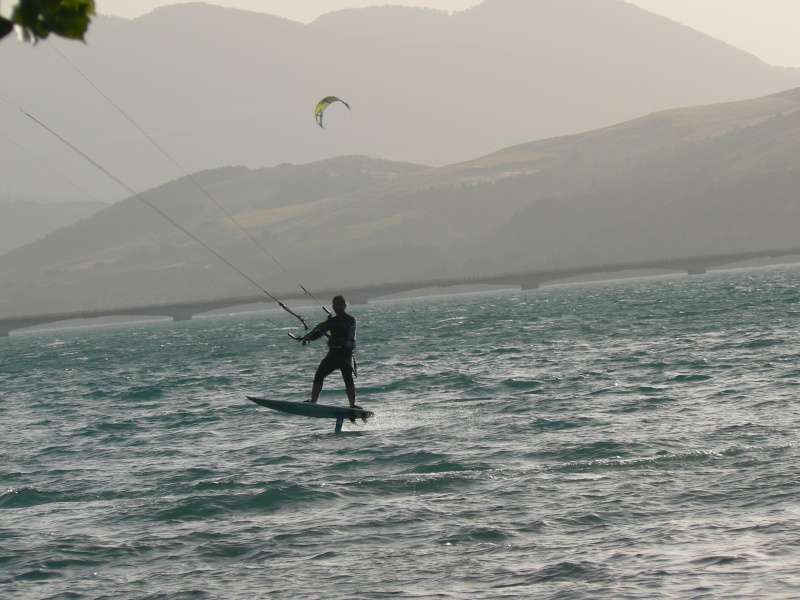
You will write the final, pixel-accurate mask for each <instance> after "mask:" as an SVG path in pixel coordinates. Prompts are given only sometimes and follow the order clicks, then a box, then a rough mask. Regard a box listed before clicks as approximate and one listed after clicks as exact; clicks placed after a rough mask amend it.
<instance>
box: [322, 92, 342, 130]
mask: <svg viewBox="0 0 800 600" xmlns="http://www.w3.org/2000/svg"><path fill="white" fill-rule="evenodd" d="M334 102H341V103H342V104H344V105H345V106H346V107H347V110H350V105H349V104H348V103H347V102H345V101H344V100H342V99H341V98H337V97H336V96H325V97H324V98H323V99H322V100H320V101H319V102H317V108H315V109H314V117H316V119H317V125H319V126H320V127H322V113H324V112H325V109H326V108H328V105H329V104H333V103H334ZM322 128H323V129H325V128H324V127H322Z"/></svg>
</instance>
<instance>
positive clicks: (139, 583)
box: [0, 267, 800, 599]
mask: <svg viewBox="0 0 800 600" xmlns="http://www.w3.org/2000/svg"><path fill="white" fill-rule="evenodd" d="M315 312H319V313H320V315H319V316H320V319H321V318H322V316H323V315H322V313H321V311H319V309H318V308H316V309H313V308H308V309H306V310H305V311H304V313H305V314H306V316H313V315H314V313H315ZM351 312H352V313H353V314H354V316H356V318H357V319H358V320H359V352H358V359H359V378H358V380H357V384H358V386H359V403H360V404H361V405H362V406H364V407H366V408H369V409H370V410H373V411H374V412H375V413H376V417H375V418H374V419H373V420H372V421H370V422H369V423H368V424H366V425H364V424H361V423H359V424H357V425H351V424H350V423H348V422H345V424H344V428H343V432H342V433H341V434H338V435H336V434H334V431H333V429H334V427H333V425H334V423H333V421H326V420H319V419H306V418H303V417H296V416H291V415H282V414H278V413H274V412H272V411H268V410H267V409H263V408H260V407H258V406H256V405H254V404H252V403H250V402H248V401H247V400H246V399H245V395H248V394H250V395H253V394H255V395H264V396H269V397H275V398H280V399H287V400H303V399H305V398H306V397H307V396H308V392H309V385H310V379H311V376H312V374H313V371H314V368H315V366H316V364H317V362H318V361H319V360H320V358H321V357H322V355H323V353H324V348H323V346H322V345H321V344H319V343H317V344H314V345H310V346H307V347H301V346H300V345H299V344H297V343H295V342H292V340H290V339H289V338H288V337H287V335H286V332H287V331H296V329H294V322H292V321H291V317H289V318H288V319H286V320H284V319H285V317H284V313H280V312H269V313H268V314H249V315H238V316H228V317H215V318H200V319H196V320H194V321H191V322H186V323H166V322H157V323H146V324H142V323H139V324H133V325H131V324H129V325H119V326H107V327H96V328H83V329H73V330H61V331H47V332H35V333H19V334H13V335H12V336H11V337H9V338H5V339H0V361H2V371H0V390H2V391H1V392H0V393H1V394H2V400H0V419H1V421H0V422H1V423H2V432H3V433H2V444H1V445H0V486H1V489H0V494H1V495H0V597H4V598H254V597H261V598H465V599H466V598H470V599H472V598H534V597H535V598H644V597H646V598H720V597H741V598H759V597H760V598H790V597H797V596H798V595H800V566H799V563H798V561H797V556H798V553H800V534H799V533H798V532H800V508H798V502H797V498H798V492H800V460H798V459H800V456H799V454H800V453H798V446H797V439H798V432H799V431H800V408H799V406H800V404H799V403H798V392H800V364H798V360H799V358H800V329H799V328H800V269H798V268H796V267H781V268H771V269H760V270H742V271H730V272H724V273H717V274H709V275H706V276H701V277H686V276H675V277H664V278H651V279H639V280H627V281H618V282H609V283H599V284H586V285H571V286H559V287H548V288H544V289H541V290H538V291H536V292H530V293H521V292H502V293H500V292H498V293H490V294H476V295H466V296H451V297H440V298H427V299H419V300H407V301H395V302H383V303H375V304H371V305H366V306H352V307H351ZM265 316H268V317H269V318H270V319H271V320H273V321H274V322H277V323H278V324H279V325H283V324H285V327H286V329H281V328H280V327H277V326H276V325H275V324H274V323H271V322H269V321H267V320H266V319H265ZM311 320H314V319H313V318H312V319H311ZM323 394H324V395H323V399H322V400H323V401H324V402H326V403H344V402H345V399H344V390H343V389H342V384H341V381H339V380H337V379H336V378H335V377H333V378H332V379H330V380H329V384H328V386H327V387H326V389H325V392H324V393H323Z"/></svg>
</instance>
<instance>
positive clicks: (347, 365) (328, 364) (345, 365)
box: [314, 352, 356, 388]
mask: <svg viewBox="0 0 800 600" xmlns="http://www.w3.org/2000/svg"><path fill="white" fill-rule="evenodd" d="M336 369H339V370H340V371H341V372H342V379H344V386H345V387H348V388H352V387H355V385H356V384H355V382H354V381H353V355H352V353H350V352H328V353H327V354H326V355H325V358H323V359H322V362H320V363H319V367H317V372H316V373H315V374H314V383H315V384H317V385H322V382H323V381H325V378H326V377H327V376H328V375H330V374H331V373H333V372H334V371H335V370H336Z"/></svg>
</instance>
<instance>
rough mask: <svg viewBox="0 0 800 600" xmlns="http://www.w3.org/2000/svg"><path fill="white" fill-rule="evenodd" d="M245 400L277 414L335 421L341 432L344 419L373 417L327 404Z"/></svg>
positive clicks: (358, 408)
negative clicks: (275, 411)
mask: <svg viewBox="0 0 800 600" xmlns="http://www.w3.org/2000/svg"><path fill="white" fill-rule="evenodd" d="M247 399H248V400H252V401H253V402H255V403H256V404H258V405H259V406H264V407H266V408H271V409H272V410H277V411H278V412H284V413H289V414H291V415H300V416H303V417H316V418H318V419H336V431H340V430H341V428H342V422H343V421H344V420H345V419H350V420H351V421H355V420H356V419H361V420H362V421H366V420H367V419H368V418H369V417H373V416H375V414H374V413H373V412H371V411H368V410H364V409H363V408H361V407H350V406H332V405H329V404H316V403H313V402H293V401H290V400H270V399H268V398H260V397H258V396H247Z"/></svg>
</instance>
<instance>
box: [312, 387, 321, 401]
mask: <svg viewBox="0 0 800 600" xmlns="http://www.w3.org/2000/svg"><path fill="white" fill-rule="evenodd" d="M320 392H322V384H321V383H315V384H314V385H312V386H311V401H312V402H314V403H316V401H317V400H319V394H320Z"/></svg>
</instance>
